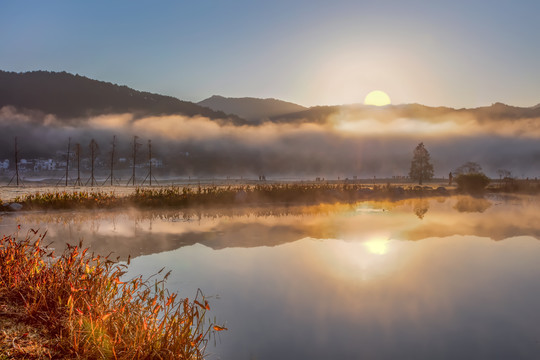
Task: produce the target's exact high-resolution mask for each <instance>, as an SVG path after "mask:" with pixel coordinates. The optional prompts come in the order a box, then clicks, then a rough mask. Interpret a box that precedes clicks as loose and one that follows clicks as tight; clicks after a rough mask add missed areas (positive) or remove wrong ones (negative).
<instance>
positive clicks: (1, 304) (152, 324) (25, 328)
mask: <svg viewBox="0 0 540 360" xmlns="http://www.w3.org/2000/svg"><path fill="white" fill-rule="evenodd" d="M43 241H44V236H41V235H38V234H33V233H30V235H29V236H27V237H26V238H24V239H23V240H18V239H16V238H15V237H13V236H4V237H2V238H1V240H0V326H1V327H2V332H1V334H0V359H13V358H20V359H48V358H57V359H59V358H61V359H63V358H79V359H202V358H203V357H204V353H205V349H206V344H207V342H208V340H209V337H210V336H211V334H212V333H213V332H215V331H221V330H223V329H224V328H223V327H220V326H218V325H213V324H210V323H209V322H207V321H206V320H205V316H206V313H207V311H208V310H210V307H209V305H208V302H207V301H206V300H205V298H204V296H203V295H202V294H201V293H198V294H197V296H196V298H195V299H194V300H192V301H190V300H188V299H178V298H177V294H170V293H169V292H168V291H167V290H166V288H165V287H164V284H165V281H166V279H167V277H168V275H169V274H167V275H165V276H161V275H159V276H161V277H160V278H158V277H157V276H153V277H150V278H149V279H146V280H144V279H143V278H142V277H137V278H134V279H131V280H128V281H122V280H123V279H122V276H123V275H124V274H125V272H126V270H127V267H128V265H129V261H128V263H127V264H120V263H117V262H115V261H113V260H111V259H109V258H108V257H101V256H99V255H95V254H88V253H87V250H84V249H82V248H81V244H79V246H71V245H68V246H67V248H66V249H65V250H64V252H63V253H62V254H61V255H59V256H55V254H54V252H53V251H51V250H49V249H48V248H47V247H46V246H43V245H42V244H43ZM156 275H157V274H156Z"/></svg>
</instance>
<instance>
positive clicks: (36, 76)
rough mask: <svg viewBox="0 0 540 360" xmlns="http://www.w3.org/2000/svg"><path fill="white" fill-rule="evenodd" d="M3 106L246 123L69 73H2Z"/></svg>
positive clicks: (62, 114) (71, 114) (75, 114)
mask: <svg viewBox="0 0 540 360" xmlns="http://www.w3.org/2000/svg"><path fill="white" fill-rule="evenodd" d="M2 106H14V107H16V108H18V109H27V110H37V111H41V112H43V113H45V114H53V115H55V116H57V117H58V118H63V119H67V118H80V117H87V116H97V115H102V114H109V113H128V112H129V113H137V114H140V115H166V114H182V115H186V116H195V115H200V116H205V117H208V118H210V119H227V118H230V120H231V121H233V122H236V123H244V121H243V120H242V119H239V118H238V117H237V116H227V115H225V114H224V113H222V112H217V111H213V110H211V109H208V108H206V107H202V106H199V105H197V104H195V103H192V102H188V101H182V100H179V99H176V98H174V97H171V96H163V95H158V94H152V93H148V92H143V91H137V90H134V89H131V88H128V87H127V86H119V85H116V84H111V83H108V82H103V81H98V80H92V79H89V78H87V77H84V76H80V75H73V74H69V73H66V72H50V71H32V72H25V73H15V72H6V71H1V70H0V108H1V107H2Z"/></svg>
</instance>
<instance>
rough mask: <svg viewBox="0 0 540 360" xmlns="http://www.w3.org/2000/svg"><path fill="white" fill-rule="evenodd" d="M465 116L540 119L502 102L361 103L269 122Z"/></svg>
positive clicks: (538, 109)
mask: <svg viewBox="0 0 540 360" xmlns="http://www.w3.org/2000/svg"><path fill="white" fill-rule="evenodd" d="M462 115H468V116H471V117H472V118H475V119H477V120H478V121H480V122H483V121H497V120H518V119H537V118H540V105H537V106H533V107H516V106H510V105H506V104H502V103H495V104H492V105H490V106H485V107H478V108H471V109H465V108H464V109H453V108H449V107H430V106H425V105H420V104H403V105H387V106H384V107H376V106H366V105H362V104H353V105H336V106H314V107H311V108H309V109H306V110H303V111H299V112H294V113H290V114H283V115H277V116H273V117H271V118H270V119H269V121H272V122H275V123H327V122H328V121H331V119H332V118H333V117H336V116H339V117H342V118H351V119H378V120H393V119H399V118H415V119H424V120H434V121H438V120H444V119H445V116H462Z"/></svg>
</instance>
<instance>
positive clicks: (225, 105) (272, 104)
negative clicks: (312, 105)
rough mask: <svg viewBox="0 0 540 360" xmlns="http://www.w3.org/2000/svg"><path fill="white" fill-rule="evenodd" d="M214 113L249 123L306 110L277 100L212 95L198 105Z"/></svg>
mask: <svg viewBox="0 0 540 360" xmlns="http://www.w3.org/2000/svg"><path fill="white" fill-rule="evenodd" d="M198 104H199V105H201V106H207V107H209V108H210V109H213V110H216V111H223V112H225V113H227V114H236V115H238V116H241V117H242V118H244V119H247V120H250V121H257V120H259V121H260V120H263V119H265V118H271V117H276V116H280V115H286V114H292V113H297V112H299V111H304V110H307V108H305V107H303V106H301V105H297V104H294V103H291V102H287V101H283V100H278V99H258V98H253V97H244V98H226V97H223V96H218V95H214V96H212V97H210V98H208V99H205V100H203V101H201V102H199V103H198Z"/></svg>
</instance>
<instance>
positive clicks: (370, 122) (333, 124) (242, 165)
mask: <svg viewBox="0 0 540 360" xmlns="http://www.w3.org/2000/svg"><path fill="white" fill-rule="evenodd" d="M471 121H472V120H470V119H469V120H467V121H465V120H463V119H455V120H452V119H451V118H441V119H438V120H437V121H427V120H424V119H416V118H406V119H404V118H399V119H393V120H392V119H389V118H388V119H378V118H357V117H355V116H354V114H353V113H347V112H344V113H342V114H334V115H331V116H329V117H328V118H327V119H325V120H324V122H318V123H311V122H302V123H274V122H268V123H263V124H256V125H236V124H233V123H227V122H220V121H216V120H214V119H209V118H206V117H202V116H192V117H189V116H183V115H165V116H146V117H141V116H140V115H138V114H131V113H122V114H106V115H100V116H93V117H92V116H88V117H84V118H75V119H69V120H64V119H59V118H57V117H55V116H53V115H46V114H44V113H42V112H37V111H28V110H18V109H16V108H14V107H3V108H1V109H0V134H1V136H2V142H0V160H3V159H11V161H12V159H13V158H14V154H13V151H14V146H13V145H14V144H13V141H14V138H15V137H18V142H19V158H27V159H32V158H51V157H54V156H56V155H57V152H65V151H66V148H67V143H68V139H69V138H71V139H72V140H71V141H72V143H73V144H74V143H79V144H81V149H82V152H83V154H81V156H86V157H88V156H89V148H88V145H89V143H90V141H91V139H95V140H96V141H97V143H98V145H99V148H100V154H99V157H100V158H101V160H102V161H104V162H105V163H108V160H107V159H108V155H109V152H110V150H111V142H112V138H113V136H114V135H116V136H117V149H116V154H117V156H118V157H124V158H127V159H130V157H131V150H132V148H131V144H132V141H133V136H135V135H138V136H139V138H140V141H141V143H142V144H143V146H144V145H146V142H147V140H148V139H151V140H152V144H153V148H152V151H153V157H156V158H159V159H161V160H162V161H163V170H161V171H162V173H170V174H174V175H181V176H184V175H185V176H187V175H191V176H205V175H212V176H233V177H234V176H251V175H253V176H257V175H260V174H265V175H266V176H310V177H311V176H323V177H327V178H329V177H338V176H341V177H343V178H344V177H352V176H358V177H362V178H372V177H373V176H376V177H391V176H406V175H407V174H408V173H409V170H410V169H409V168H410V161H411V156H412V149H414V147H415V146H416V145H417V144H418V143H419V142H420V141H423V142H424V144H425V145H426V147H427V148H429V152H430V154H431V161H432V163H433V165H434V167H435V171H436V172H435V177H443V176H444V177H446V176H447V174H448V173H449V172H450V171H452V170H453V169H456V168H457V167H458V166H460V165H461V164H463V163H465V162H466V161H474V162H477V163H480V164H482V168H483V170H484V172H485V173H486V174H487V175H488V176H490V177H498V175H497V170H499V169H508V170H509V171H511V172H512V174H513V175H514V176H517V177H522V176H531V177H535V176H538V172H540V171H539V170H540V142H539V141H538V138H539V137H540V136H537V135H536V134H535V133H534V132H532V131H529V132H526V133H519V132H517V130H516V129H517V128H518V126H517V125H516V121H514V122H508V123H507V122H499V124H498V125H497V126H495V125H493V124H488V125H489V126H484V127H483V125H479V123H474V122H471ZM505 126H506V127H507V128H508V133H507V134H506V135H504V134H503V133H502V132H501V129H502V128H503V127H505ZM536 126H537V125H535V124H532V125H530V127H533V128H534V127H536ZM492 128H493V129H495V130H494V131H492V130H491V129H492ZM512 129H514V130H516V131H513V130H512ZM139 154H140V156H141V157H145V156H146V154H145V149H143V148H142V149H140V150H139Z"/></svg>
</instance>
